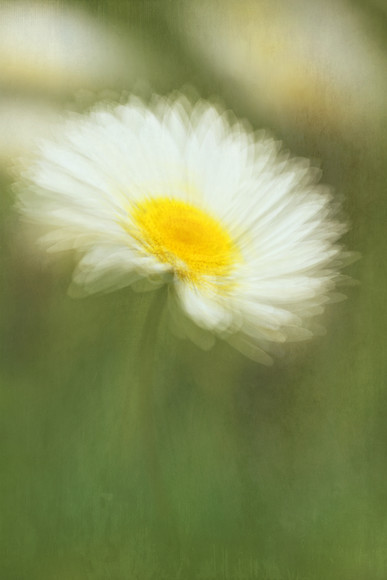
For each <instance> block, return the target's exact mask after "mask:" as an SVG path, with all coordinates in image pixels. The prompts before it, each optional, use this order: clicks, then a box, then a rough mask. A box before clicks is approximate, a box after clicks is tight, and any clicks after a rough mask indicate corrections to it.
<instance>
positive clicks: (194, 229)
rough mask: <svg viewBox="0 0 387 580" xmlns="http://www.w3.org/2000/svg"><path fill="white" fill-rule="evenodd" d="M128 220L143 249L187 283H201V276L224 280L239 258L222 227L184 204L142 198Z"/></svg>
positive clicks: (208, 216)
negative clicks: (133, 227)
mask: <svg viewBox="0 0 387 580" xmlns="http://www.w3.org/2000/svg"><path fill="white" fill-rule="evenodd" d="M132 219H133V222H134V223H135V225H136V226H137V228H136V229H137V232H136V233H135V234H134V237H135V238H136V240H137V241H138V242H139V243H140V244H141V245H142V246H143V248H144V249H145V250H146V251H147V252H149V253H150V254H153V255H154V256H155V257H156V258H157V259H158V260H160V262H163V263H166V264H170V265H171V266H172V268H173V270H174V272H175V273H176V275H177V276H179V277H180V278H182V279H184V280H186V281H188V282H192V283H195V284H198V283H201V282H203V277H205V276H209V277H221V278H227V276H228V275H229V274H230V272H231V271H232V269H233V267H234V265H235V263H236V262H237V261H238V259H239V258H240V255H239V252H238V249H237V247H236V245H235V243H234V241H233V240H232V239H231V237H230V235H229V233H228V232H227V230H226V229H225V227H224V226H223V225H222V224H221V223H220V222H219V221H217V220H216V219H215V218H213V217H212V216H211V215H209V214H208V213H206V212H205V211H203V210H202V209H199V208H198V207H195V206H194V205H191V204H190V203H187V202H185V201H180V200H176V199H171V198H168V197H157V198H153V199H152V198H150V199H146V200H145V201H142V202H140V203H137V204H136V205H135V207H134V209H133V210H132ZM131 233H132V232H131ZM132 235H133V233H132ZM224 282H225V281H224Z"/></svg>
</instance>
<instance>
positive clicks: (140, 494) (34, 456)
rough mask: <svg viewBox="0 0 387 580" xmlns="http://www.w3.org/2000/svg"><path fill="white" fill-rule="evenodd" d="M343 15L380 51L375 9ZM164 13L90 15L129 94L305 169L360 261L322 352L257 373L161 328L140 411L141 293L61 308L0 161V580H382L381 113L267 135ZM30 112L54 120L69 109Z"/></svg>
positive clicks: (386, 219) (68, 302)
mask: <svg viewBox="0 0 387 580" xmlns="http://www.w3.org/2000/svg"><path fill="white" fill-rule="evenodd" d="M85 4H86V6H87V3H85ZM90 4H91V2H90ZM349 6H350V8H349V9H350V10H353V11H355V10H360V14H362V18H363V22H364V23H365V27H366V28H367V30H368V34H370V35H371V37H372V36H374V37H375V38H376V42H377V44H378V46H379V47H380V49H381V50H382V51H384V52H385V54H386V55H387V11H384V7H383V4H382V3H380V4H379V5H378V7H377V5H375V6H372V5H371V3H369V4H368V3H367V2H366V1H365V2H363V3H360V2H358V3H355V2H353V3H352V4H350V5H349ZM172 8H173V3H172V2H166V3H164V2H162V1H160V2H150V1H145V0H144V1H143V2H140V1H138V2H135V1H132V2H130V1H128V2H118V1H117V2H114V1H109V2H103V1H102V0H98V2H95V3H94V4H93V7H92V9H91V14H93V15H94V16H95V17H96V18H97V19H98V21H99V22H100V23H103V24H104V25H106V26H107V27H108V28H109V30H112V31H115V30H116V27H117V26H118V23H120V25H122V26H123V27H124V28H125V27H126V28H125V29H126V30H127V31H128V34H131V33H132V31H134V32H135V34H137V35H138V38H139V39H140V41H141V42H143V43H144V46H147V47H148V48H149V51H150V52H149V54H151V55H153V54H154V55H157V59H158V60H157V59H156V60H157V62H155V63H154V64H153V65H152V62H153V61H152V58H153V56H149V58H148V57H147V58H148V61H147V62H148V65H147V66H148V69H147V72H146V73H144V79H148V81H149V85H148V88H145V89H141V90H143V91H145V92H147V93H148V94H149V93H150V92H151V89H150V88H149V86H150V85H151V86H152V88H153V89H154V90H155V91H160V92H163V93H165V92H168V91H170V90H173V89H174V88H180V87H182V86H183V85H185V84H189V85H192V86H194V87H196V90H197V91H198V93H200V94H202V95H203V96H205V97H206V96H209V95H218V96H219V98H220V99H222V101H223V102H224V103H225V104H226V106H227V107H230V108H231V109H233V110H234V111H235V112H236V114H237V115H238V116H241V117H246V118H248V119H249V120H250V122H251V123H252V124H253V126H254V127H257V128H259V127H261V126H263V127H267V128H269V129H270V130H271V131H273V132H274V133H275V134H276V135H277V136H278V137H279V138H280V139H283V140H284V141H285V143H286V146H287V147H288V148H289V149H290V150H291V151H292V152H293V153H294V154H296V155H305V156H308V157H311V158H314V159H318V160H319V162H320V164H321V167H322V169H323V173H324V181H325V182H326V183H329V184H330V185H332V186H333V188H334V189H335V190H336V191H337V192H339V194H340V196H341V197H342V198H343V200H344V202H343V205H344V214H345V215H347V217H348V220H349V221H350V223H351V229H350V231H349V232H348V234H346V236H345V243H346V245H347V246H348V247H349V248H350V249H352V250H355V251H358V252H360V253H361V255H362V257H361V259H360V260H358V261H357V262H355V263H354V264H353V265H351V266H350V267H349V268H348V269H347V273H348V274H349V275H351V276H352V277H353V278H355V279H357V280H358V281H359V285H357V286H349V287H348V288H346V289H345V293H346V294H347V296H348V299H347V300H346V301H345V302H341V303H338V304H333V305H331V306H330V307H329V309H328V312H327V314H326V316H325V317H324V319H323V320H322V322H323V324H324V325H325V327H326V328H327V333H326V335H325V336H322V337H317V338H315V339H313V340H312V341H311V342H309V343H307V344H303V345H298V346H297V347H294V346H293V347H289V349H288V350H287V351H286V354H285V356H284V357H283V358H282V359H281V360H279V361H277V362H276V363H275V365H274V366H273V367H271V368H266V367H263V366H260V365H259V364H257V363H254V362H252V361H249V360H247V359H245V358H243V357H242V356H241V355H239V354H238V353H237V352H234V351H233V350H232V349H231V348H230V347H229V346H227V345H226V344H222V343H218V344H217V345H216V347H215V348H214V349H213V350H212V351H210V352H204V351H201V350H199V349H198V348H197V347H196V346H194V345H193V344H191V343H189V342H185V341H180V340H179V339H177V338H175V337H174V336H173V334H171V332H170V330H169V326H168V320H167V317H166V316H165V317H164V318H163V319H162V321H161V326H160V331H159V336H158V342H157V347H156V360H155V364H154V385H153V398H152V401H151V402H150V403H149V401H148V402H147V403H146V404H147V405H148V406H147V411H148V412H147V413H145V412H144V405H143V403H144V401H142V398H141V392H139V389H138V383H139V379H140V377H141V373H142V372H143V371H142V369H143V368H144V365H146V364H147V362H146V360H147V352H146V351H145V350H144V349H142V351H141V352H139V349H140V336H141V330H142V327H143V325H144V321H145V317H146V313H147V310H148V307H149V304H150V300H151V294H148V293H146V294H136V293H134V292H133V291H132V290H131V289H123V290H121V291H118V292H115V293H111V294H107V295H104V296H93V297H90V298H87V299H82V300H74V299H72V298H70V297H68V296H67V287H68V284H69V281H70V278H71V271H72V268H73V261H72V258H71V256H69V257H66V258H65V259H62V260H60V259H59V260H54V261H52V262H49V263H48V262H47V260H44V259H42V258H41V257H40V255H39V253H37V252H36V251H35V249H34V248H33V247H31V245H30V244H28V245H27V244H26V243H25V241H24V237H23V234H22V228H21V225H20V224H19V221H18V217H17V215H16V213H15V211H14V209H13V203H14V193H13V190H12V189H11V181H12V178H11V176H10V170H9V167H10V165H9V163H10V161H8V162H7V163H4V164H3V165H2V166H1V173H2V181H1V198H0V203H1V210H2V211H1V230H0V252H1V254H0V259H1V273H2V275H1V278H2V282H1V285H0V295H1V318H0V337H1V355H2V357H1V358H2V363H1V371H0V372H1V375H0V376H1V407H0V413H1V423H0V424H1V455H0V468H1V476H0V490H1V493H0V502H1V513H2V517H1V544H2V550H1V556H0V578H2V579H4V580H148V579H152V580H153V579H154V580H163V579H165V580H175V579H176V580H177V579H179V580H190V579H203V580H250V579H257V580H327V579H329V580H385V579H386V578H387V548H386V546H387V486H386V479H387V426H386V425H387V354H386V346H385V337H386V322H387V320H386V318H387V316H386V296H387V294H386V288H387V268H386V249H387V244H386V226H387V205H386V183H387V163H386V144H387V138H386V131H385V129H386V117H385V113H386V110H387V107H386V110H385V111H375V116H374V118H371V119H370V120H369V121H368V120H366V122H364V119H363V121H362V123H359V125H358V126H357V127H352V128H351V129H346V128H343V127H342V126H341V125H340V123H339V122H336V121H335V122H334V123H333V125H334V127H333V128H332V127H331V126H330V125H329V122H328V121H327V122H326V123H325V122H324V123H322V124H321V125H319V126H317V128H316V130H315V131H313V120H312V121H309V119H305V118H303V117H302V113H301V116H300V117H297V118H291V117H289V119H288V122H287V120H286V119H287V118H286V114H284V115H283V117H282V118H281V120H278V122H276V118H275V116H273V117H272V118H270V119H269V118H268V117H267V116H265V115H266V112H265V110H263V109H260V108H259V106H257V107H256V108H254V107H253V105H252V101H251V100H249V99H247V98H246V96H245V93H244V92H243V91H242V90H241V91H239V90H238V86H237V85H235V84H230V83H229V82H228V81H227V79H224V78H223V77H221V76H217V75H216V74H214V72H213V71H212V70H211V69H210V68H209V66H207V64H206V63H205V62H204V61H201V60H200V59H199V58H195V57H193V56H192V53H191V52H190V51H189V50H188V48H187V47H186V45H185V43H184V39H182V37H181V36H180V37H179V36H178V35H177V33H176V30H175V29H174V28H173V26H172V25H170V24H168V21H170V18H171V17H170V14H169V13H170V10H171V9H172ZM168 19H169V20H168ZM214 34H216V30H215V31H214ZM160 63H161V64H160ZM163 63H167V64H165V66H166V69H165V70H167V72H166V73H165V75H164V74H162V70H163V69H162V68H160V67H162V66H163ZM384 73H385V70H384ZM381 74H382V71H381ZM136 82H137V81H136V80H133V79H131V80H122V81H121V80H118V81H117V84H116V86H114V87H113V89H114V90H120V89H121V88H125V89H127V90H128V91H129V92H130V91H131V90H132V88H133V87H135V86H137V85H136ZM140 84H141V86H143V85H144V84H146V83H145V81H144V83H143V82H142V81H141V83H140ZM79 88H80V89H81V88H82V87H81V86H79ZM101 88H103V87H101ZM4 89H5V90H6V91H7V90H8V91H9V92H10V94H11V95H12V94H13V93H12V91H13V90H16V89H14V87H7V86H4ZM18 90H21V91H24V92H23V95H24V96H28V98H31V99H34V98H36V99H37V98H39V99H41V98H42V89H31V88H29V89H26V88H25V89H23V88H21V89H20V88H19V89H18ZM137 90H140V89H137ZM372 90H373V88H372V87H370V91H371V92H372ZM74 92H75V91H74ZM385 96H386V98H387V94H386V95H385ZM43 97H44V99H48V100H49V101H50V102H54V103H55V104H56V105H59V106H60V107H62V106H63V107H67V105H68V103H69V102H71V101H72V98H73V93H72V92H71V91H70V90H69V91H68V93H66V94H65V92H62V93H61V94H59V95H58V94H56V95H50V96H49V97H47V96H46V95H43ZM364 107H366V105H364ZM360 108H361V107H360ZM368 113H369V111H365V110H364V114H365V115H366V114H368ZM354 123H355V121H354ZM11 161H12V160H11Z"/></svg>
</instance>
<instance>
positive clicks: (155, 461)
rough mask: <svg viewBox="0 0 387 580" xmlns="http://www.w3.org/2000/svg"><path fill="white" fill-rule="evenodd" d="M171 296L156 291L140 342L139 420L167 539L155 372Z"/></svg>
mask: <svg viewBox="0 0 387 580" xmlns="http://www.w3.org/2000/svg"><path fill="white" fill-rule="evenodd" d="M167 297H168V286H167V285H166V286H165V287H164V288H162V289H161V290H160V291H158V292H155V296H154V297H153V301H152V303H151V305H150V308H149V310H148V313H147V316H146V319H145V323H144V329H143V332H142V336H141V340H140V343H139V382H138V387H139V392H138V407H137V408H138V420H139V431H140V433H141V435H142V436H141V442H142V445H143V453H144V459H145V460H146V467H147V475H148V477H149V482H150V485H151V489H152V492H153V498H154V505H155V515H156V520H157V523H158V525H159V526H160V531H161V532H162V534H163V536H164V540H168V538H172V537H173V536H174V535H175V534H174V532H175V529H174V528H175V524H174V518H173V510H172V506H171V504H170V501H169V497H168V493H167V489H166V487H165V483H164V479H163V473H162V465H161V462H160V454H159V446H158V434H157V417H156V413H155V397H154V390H153V387H154V375H155V371H156V369H157V367H156V352H157V339H158V335H159V327H160V322H161V319H162V315H163V312H164V308H165V303H166V299H167Z"/></svg>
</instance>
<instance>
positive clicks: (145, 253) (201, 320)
mask: <svg viewBox="0 0 387 580" xmlns="http://www.w3.org/2000/svg"><path fill="white" fill-rule="evenodd" d="M26 173H27V175H26V181H25V182H24V186H23V191H22V193H21V194H20V208H21V211H22V212H23V213H24V214H25V215H26V216H27V217H28V218H29V219H30V220H33V221H36V222H38V223H39V224H40V226H41V227H43V228H44V230H45V233H44V236H43V238H42V241H43V242H44V244H45V245H46V247H47V248H48V249H49V250H50V251H58V250H66V249H75V250H77V252H78V253H79V255H80V257H81V259H80V262H79V264H78V266H77V269H76V271H75V274H74V286H75V287H77V288H79V287H81V288H83V289H84V290H85V291H86V293H92V292H98V291H106V290H113V289H115V288H119V287H122V286H125V285H128V284H131V283H133V282H136V281H138V280H140V279H143V280H144V279H145V280H147V281H148V282H149V283H152V284H162V283H164V282H166V281H169V282H170V283H171V287H172V288H173V291H172V292H171V293H170V303H171V304H172V305H173V306H174V305H176V304H177V303H178V304H179V305H180V309H179V310H180V311H183V313H185V316H182V317H180V320H183V321H184V322H185V324H184V328H185V329H186V330H187V332H188V333H190V330H189V328H192V326H191V325H190V324H189V322H190V321H191V322H192V321H193V322H194V323H195V326H196V328H197V327H199V328H201V329H203V330H205V331H211V333H210V334H218V335H221V336H223V337H225V338H227V339H228V340H229V341H231V342H233V343H234V344H235V345H236V346H237V347H238V348H240V349H241V350H244V351H245V352H248V353H249V354H252V355H253V356H260V357H261V358H262V360H266V361H268V360H269V359H268V356H267V355H265V354H264V351H265V350H267V349H268V347H269V345H270V343H276V342H277V343H278V342H284V341H285V340H287V339H289V340H295V339H297V340H298V339H303V338H307V337H309V336H310V335H311V332H310V329H309V328H310V324H309V323H308V320H309V319H310V318H311V317H313V316H314V315H316V314H320V313H321V312H322V311H323V305H324V303H326V302H327V301H328V299H329V295H330V293H331V291H332V289H333V288H334V287H335V285H336V282H337V279H338V272H337V264H338V263H339V261H340V260H341V259H342V252H341V249H340V247H339V246H338V245H336V241H337V239H338V238H339V237H340V235H341V234H342V233H343V231H344V228H343V226H342V225H341V224H340V223H338V222H337V221H336V220H335V219H334V215H333V214H334V210H333V209H332V203H331V196H330V194H329V191H328V190H327V188H326V187H323V186H320V185H317V184H316V181H317V178H318V175H317V171H316V170H314V169H312V168H311V167H310V165H309V163H308V162H307V161H306V160H305V159H291V158H289V156H288V155H287V154H285V153H281V151H280V147H279V144H278V143H276V142H275V141H274V140H273V139H272V138H270V137H268V136H266V135H265V134H263V133H261V134H256V133H253V132H252V131H251V130H250V129H249V128H247V127H246V125H245V124H242V123H239V122H237V121H236V120H230V115H229V114H228V113H226V112H225V111H221V110H220V109H218V108H217V107H215V106H213V105H211V104H209V103H206V102H203V101H199V102H198V103H197V104H195V105H192V104H191V103H189V102H188V100H187V99H185V98H184V97H181V96H180V97H179V96H178V97H171V98H170V99H168V98H162V97H157V98H154V99H153V101H152V103H151V105H150V106H146V105H145V104H144V103H142V102H141V101H139V100H137V99H134V98H133V99H131V100H130V101H129V102H128V103H127V104H125V105H115V106H106V105H105V106H100V107H99V108H98V109H96V110H94V111H93V112H91V113H90V114H89V115H88V116H85V117H78V118H74V119H71V120H68V121H67V122H66V123H65V124H64V126H63V129H61V131H60V132H59V133H58V136H57V139H56V140H55V141H51V142H48V141H46V142H44V143H43V144H42V146H41V149H40V153H39V156H38V158H37V159H36V161H35V162H34V163H33V164H32V165H31V166H30V167H29V169H28V170H27V172H26ZM173 318H175V317H173Z"/></svg>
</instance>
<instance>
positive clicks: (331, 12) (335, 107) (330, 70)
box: [171, 0, 387, 131]
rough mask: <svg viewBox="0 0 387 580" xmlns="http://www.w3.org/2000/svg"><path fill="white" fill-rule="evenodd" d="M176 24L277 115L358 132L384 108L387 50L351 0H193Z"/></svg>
mask: <svg viewBox="0 0 387 580" xmlns="http://www.w3.org/2000/svg"><path fill="white" fill-rule="evenodd" d="M171 23H172V24H173V25H175V26H176V28H177V30H178V31H181V34H183V36H184V39H185V41H186V42H187V44H188V46H189V47H190V49H191V50H192V51H193V53H194V54H195V55H196V57H199V58H201V61H202V62H203V63H205V64H206V65H207V66H209V67H210V69H212V70H213V71H214V72H215V73H216V74H218V75H219V78H222V79H223V80H225V81H226V82H227V85H228V86H229V87H234V90H235V91H239V92H240V94H241V95H243V96H244V97H245V99H246V100H247V101H248V102H249V104H250V105H252V106H253V107H255V108H256V109H261V110H262V111H263V112H264V113H265V114H266V115H268V116H269V117H271V118H272V119H273V120H278V119H281V120H283V121H284V122H286V123H297V126H298V127H304V128H307V129H310V130H312V131H320V130H321V129H322V128H329V130H331V129H333V130H338V131H342V130H344V131H352V130H354V129H355V130H356V129H357V128H358V126H360V127H361V126H364V123H365V122H368V121H369V120H370V119H371V118H372V117H378V115H380V111H381V108H382V107H384V101H385V99H384V95H385V91H386V88H387V87H386V75H385V70H386V64H387V63H386V58H385V55H384V54H383V53H382V51H381V50H380V48H379V47H378V46H377V44H376V43H375V42H374V41H373V38H372V35H371V34H370V33H369V31H367V29H366V27H365V19H364V18H362V15H361V13H359V12H358V11H356V9H355V8H354V6H353V4H350V3H348V2H346V1H345V0H341V1H339V2H337V1H336V0H324V1H320V0H314V1H313V2H309V1H307V0H293V1H292V2H289V1H288V0H259V1H255V0H245V1H243V2H236V1H235V0H222V1H219V0H198V1H197V2H190V1H189V0H187V1H185V2H182V3H179V10H178V12H177V14H176V13H175V12H173V13H172V14H171Z"/></svg>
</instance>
